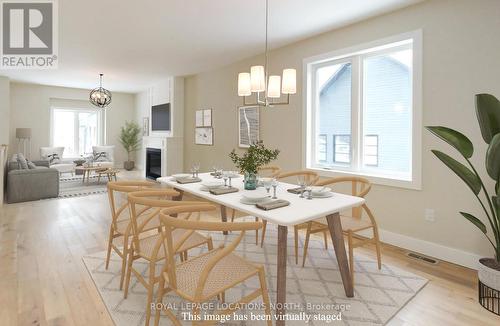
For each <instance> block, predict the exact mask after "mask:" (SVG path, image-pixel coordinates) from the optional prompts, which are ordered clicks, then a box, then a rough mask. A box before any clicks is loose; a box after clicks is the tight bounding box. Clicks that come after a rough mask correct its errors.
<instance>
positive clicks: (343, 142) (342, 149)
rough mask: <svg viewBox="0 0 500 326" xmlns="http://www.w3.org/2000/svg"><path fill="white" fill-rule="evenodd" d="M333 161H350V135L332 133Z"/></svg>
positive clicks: (342, 162)
mask: <svg viewBox="0 0 500 326" xmlns="http://www.w3.org/2000/svg"><path fill="white" fill-rule="evenodd" d="M333 148H334V149H335V150H334V151H333V162H334V163H341V164H344V163H347V164H349V163H351V136H350V135H333Z"/></svg>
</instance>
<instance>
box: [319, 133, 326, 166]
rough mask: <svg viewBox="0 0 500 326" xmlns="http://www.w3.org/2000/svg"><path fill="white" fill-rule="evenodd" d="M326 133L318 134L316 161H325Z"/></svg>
mask: <svg viewBox="0 0 500 326" xmlns="http://www.w3.org/2000/svg"><path fill="white" fill-rule="evenodd" d="M326 137H327V136H326V135H319V136H318V161H320V162H326V159H327V157H328V150H327V148H328V139H327V138H326Z"/></svg>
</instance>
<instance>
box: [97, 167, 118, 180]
mask: <svg viewBox="0 0 500 326" xmlns="http://www.w3.org/2000/svg"><path fill="white" fill-rule="evenodd" d="M118 172H119V171H118V170H117V169H113V168H108V169H105V170H102V171H96V173H97V174H98V177H97V183H99V182H101V177H102V176H103V175H106V176H107V177H108V181H113V178H115V181H116V174H117V173H118Z"/></svg>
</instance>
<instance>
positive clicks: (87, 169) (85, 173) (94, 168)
mask: <svg viewBox="0 0 500 326" xmlns="http://www.w3.org/2000/svg"><path fill="white" fill-rule="evenodd" d="M107 169H108V168H104V167H102V166H92V167H90V166H88V167H87V166H77V167H75V171H82V173H83V178H82V183H83V184H85V176H87V184H88V183H89V180H90V172H92V171H94V172H96V173H98V172H100V171H105V170H107Z"/></svg>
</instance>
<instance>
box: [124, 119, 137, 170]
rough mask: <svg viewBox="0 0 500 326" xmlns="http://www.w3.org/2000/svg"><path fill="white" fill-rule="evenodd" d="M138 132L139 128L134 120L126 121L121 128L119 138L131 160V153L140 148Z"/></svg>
mask: <svg viewBox="0 0 500 326" xmlns="http://www.w3.org/2000/svg"><path fill="white" fill-rule="evenodd" d="M140 134H141V128H140V127H139V125H138V124H137V123H135V122H128V121H127V122H125V125H124V126H123V127H122V128H121V132H120V137H119V140H120V143H121V144H122V146H123V148H125V150H126V151H127V154H128V160H129V161H132V153H133V152H135V151H137V150H139V149H140V148H141V139H140V137H139V135H140Z"/></svg>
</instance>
